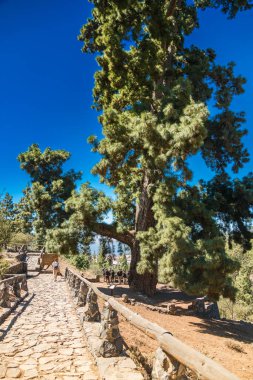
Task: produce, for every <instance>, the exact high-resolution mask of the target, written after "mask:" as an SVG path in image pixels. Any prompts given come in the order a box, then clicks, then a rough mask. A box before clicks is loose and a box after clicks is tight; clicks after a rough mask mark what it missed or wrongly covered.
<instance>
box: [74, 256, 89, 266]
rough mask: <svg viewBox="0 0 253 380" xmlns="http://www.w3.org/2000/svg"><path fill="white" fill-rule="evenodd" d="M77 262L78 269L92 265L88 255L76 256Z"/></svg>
mask: <svg viewBox="0 0 253 380" xmlns="http://www.w3.org/2000/svg"><path fill="white" fill-rule="evenodd" d="M74 261H75V263H74V265H75V266H76V267H77V268H78V269H88V268H89V266H90V261H89V257H88V256H87V255H78V256H76V257H75V260H74Z"/></svg>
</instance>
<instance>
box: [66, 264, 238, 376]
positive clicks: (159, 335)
mask: <svg viewBox="0 0 253 380" xmlns="http://www.w3.org/2000/svg"><path fill="white" fill-rule="evenodd" d="M65 277H66V278H67V280H68V283H69V285H70V286H72V287H73V288H75V289H76V291H75V296H76V297H77V296H78V292H80V291H81V283H84V284H86V286H87V287H88V288H89V289H92V290H93V292H94V293H95V294H96V295H97V296H98V297H99V298H101V299H103V300H104V301H106V302H107V303H108V304H109V305H110V307H111V308H112V309H113V310H116V311H117V312H118V313H119V314H120V315H122V316H123V317H124V318H125V319H126V320H127V321H128V322H129V323H130V324H132V325H133V326H134V327H136V328H137V329H139V330H141V331H142V332H144V333H145V334H147V335H148V336H149V337H151V338H153V339H155V340H156V341H157V342H158V343H159V346H160V348H161V349H162V350H163V351H164V352H165V353H166V354H167V355H169V356H170V357H172V358H174V359H176V361H178V362H179V363H181V364H182V365H183V366H184V367H186V368H189V369H190V370H192V371H193V372H194V373H195V374H196V375H197V378H198V379H205V380H239V378H238V377H237V376H235V375H234V374H232V373H231V372H229V371H228V370H227V369H225V368H224V367H223V366H221V365H220V364H218V363H216V362H215V361H213V360H212V359H209V358H208V357H206V356H205V355H203V354H201V353H200V352H198V351H196V350H195V349H193V348H191V347H190V346H188V345H186V344H185V343H183V342H181V341H180V340H179V339H177V338H175V337H174V336H172V335H171V333H170V332H169V331H166V330H165V329H164V328H162V327H160V326H158V325H157V324H155V323H153V322H150V321H148V320H146V319H145V318H143V317H141V316H140V315H139V314H137V313H134V312H133V311H132V310H130V309H129V308H127V307H125V306H123V305H121V304H120V303H119V302H117V301H116V300H115V299H114V298H113V297H112V296H107V295H106V294H104V293H102V292H101V291H100V290H98V288H97V287H96V286H95V285H94V284H93V283H91V282H90V281H88V280H87V279H85V278H84V277H82V276H80V275H78V274H77V273H75V272H73V271H72V270H70V269H69V268H66V271H65ZM78 286H80V289H79V290H78ZM173 378H174V377H173ZM176 378H177V377H175V379H176ZM178 378H179V377H178Z"/></svg>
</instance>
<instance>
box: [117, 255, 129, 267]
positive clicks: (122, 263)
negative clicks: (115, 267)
mask: <svg viewBox="0 0 253 380" xmlns="http://www.w3.org/2000/svg"><path fill="white" fill-rule="evenodd" d="M119 267H120V268H122V269H123V270H124V271H128V263H127V258H126V254H125V253H122V255H121V256H120V259H119Z"/></svg>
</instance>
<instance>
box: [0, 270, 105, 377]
mask: <svg viewBox="0 0 253 380" xmlns="http://www.w3.org/2000/svg"><path fill="white" fill-rule="evenodd" d="M28 287H29V292H30V296H29V298H30V299H29V298H28V299H26V300H25V301H24V302H22V303H21V304H20V306H19V308H18V309H17V310H16V311H15V313H14V314H12V315H10V317H9V318H8V319H7V320H6V321H5V322H4V323H3V324H2V325H1V326H0V332H1V334H2V338H3V340H2V341H0V378H1V379H12V378H22V379H45V380H56V379H61V380H68V379H85V380H97V379H98V376H97V373H96V369H95V367H94V365H93V360H92V357H91V355H90V353H89V351H88V349H87V347H86V342H85V340H84V334H83V330H82V327H81V324H80V322H79V319H78V317H77V316H76V313H75V310H74V306H73V304H72V303H71V300H70V298H69V295H68V292H67V288H66V284H65V282H64V279H62V278H61V279H59V280H58V282H53V276H52V274H51V273H41V274H39V275H38V276H36V277H33V278H31V279H29V280H28ZM32 293H34V294H33V295H32Z"/></svg>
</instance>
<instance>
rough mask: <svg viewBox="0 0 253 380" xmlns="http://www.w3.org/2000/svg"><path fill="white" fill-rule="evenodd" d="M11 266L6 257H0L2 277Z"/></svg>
mask: <svg viewBox="0 0 253 380" xmlns="http://www.w3.org/2000/svg"><path fill="white" fill-rule="evenodd" d="M8 267H9V263H8V261H7V260H5V259H1V258H0V278H1V277H2V275H3V274H4V273H6V271H7V269H8Z"/></svg>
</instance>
